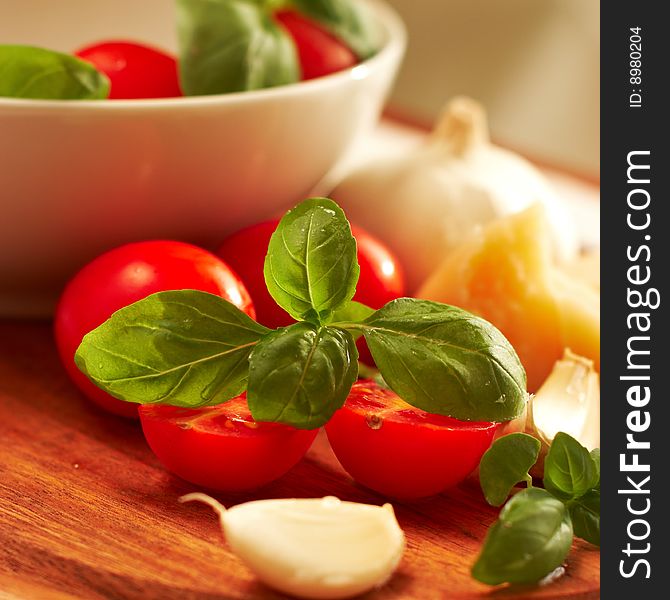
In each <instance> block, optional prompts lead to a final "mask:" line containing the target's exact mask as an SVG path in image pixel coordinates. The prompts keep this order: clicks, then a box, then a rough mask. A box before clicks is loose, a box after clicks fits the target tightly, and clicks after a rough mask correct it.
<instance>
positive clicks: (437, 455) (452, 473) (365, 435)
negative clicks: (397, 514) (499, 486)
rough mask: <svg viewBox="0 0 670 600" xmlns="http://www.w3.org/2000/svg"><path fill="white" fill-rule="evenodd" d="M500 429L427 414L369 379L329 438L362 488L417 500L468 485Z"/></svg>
mask: <svg viewBox="0 0 670 600" xmlns="http://www.w3.org/2000/svg"><path fill="white" fill-rule="evenodd" d="M496 428H497V424H496V423H478V422H469V421H458V420H456V419H452V418H450V417H443V416H440V415H433V414H430V413H427V412H424V411H422V410H419V409H417V408H414V407H412V406H410V405H409V404H407V403H406V402H404V401H403V400H401V399H400V398H399V397H398V395H397V394H396V393H395V392H393V391H391V390H387V389H384V388H382V387H380V386H379V385H377V384H376V383H375V382H373V381H368V380H365V381H358V382H357V383H355V384H354V386H353V388H352V390H351V393H350V394H349V397H348V398H347V401H346V403H345V405H344V406H343V407H342V408H341V409H340V410H338V411H337V412H336V413H335V415H334V416H333V418H332V419H331V420H330V421H329V422H328V423H327V424H326V433H327V434H328V440H329V441H330V445H331V447H332V448H333V451H334V452H335V455H336V456H337V458H338V460H339V461H340V463H341V464H342V466H343V467H344V468H345V469H346V471H347V472H348V473H349V475H351V476H352V477H353V478H354V479H355V480H356V481H357V482H358V483H360V484H361V485H364V486H366V487H369V488H370V489H372V490H375V491H376V492H380V493H381V494H384V495H386V496H391V497H393V498H400V499H415V498H422V497H425V496H432V495H434V494H438V493H440V492H442V491H443V490H445V489H447V488H449V487H452V486H454V485H457V484H458V483H460V482H461V481H463V480H464V479H465V478H466V477H467V476H468V475H469V474H470V473H471V472H472V471H473V470H474V469H475V467H476V466H477V465H478V464H479V460H480V459H481V457H482V455H483V454H484V452H486V450H487V448H488V447H489V446H490V445H491V442H492V441H493V436H494V434H495V431H496Z"/></svg>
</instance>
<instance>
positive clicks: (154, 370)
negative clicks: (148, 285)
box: [75, 290, 270, 407]
mask: <svg viewBox="0 0 670 600" xmlns="http://www.w3.org/2000/svg"><path fill="white" fill-rule="evenodd" d="M269 331H270V330H269V329H267V328H265V327H263V326H262V325H259V324H258V323H256V321H254V320H253V319H251V318H249V317H248V316H247V315H246V314H244V313H243V312H242V311H240V310H239V309H238V308H237V307H236V306H234V305H233V304H231V303H230V302H228V301H227V300H224V299H223V298H220V297H219V296H215V295H213V294H208V293H206V292H199V291H196V290H181V291H170V292H159V293H157V294H152V295H151V296H148V297H147V298H144V299H143V300H140V301H139V302H135V303H134V304H131V305H130V306H127V307H125V308H122V309H121V310H119V311H117V312H115V313H114V314H113V315H112V316H111V317H110V318H109V319H108V320H107V321H105V322H104V323H103V324H102V325H100V327H98V328H97V329H94V330H93V331H92V332H90V333H88V334H87V335H85V336H84V339H83V340H82V342H81V345H80V346H79V348H78V350H77V353H76V355H75V362H76V363H77V366H78V367H79V368H80V369H81V370H82V371H83V372H84V373H85V374H86V375H87V376H88V377H89V379H91V381H93V383H95V384H96V385H97V386H98V387H100V388H102V389H103V390H105V391H106V392H109V393H110V394H112V395H113V396H115V397H117V398H120V399H121V400H126V401H127V402H137V403H139V404H154V403H158V404H171V405H173V406H187V407H195V406H205V405H208V404H220V403H221V402H225V401H226V400H230V399H231V398H233V397H235V396H237V395H239V394H241V393H242V392H243V391H244V389H245V387H246V381H247V374H248V370H249V363H248V357H249V354H250V353H251V350H252V348H253V347H254V345H255V344H256V343H257V342H258V340H259V339H260V338H261V337H262V336H264V335H265V334H266V333H268V332H269Z"/></svg>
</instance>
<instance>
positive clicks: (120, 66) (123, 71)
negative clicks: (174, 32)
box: [75, 41, 182, 100]
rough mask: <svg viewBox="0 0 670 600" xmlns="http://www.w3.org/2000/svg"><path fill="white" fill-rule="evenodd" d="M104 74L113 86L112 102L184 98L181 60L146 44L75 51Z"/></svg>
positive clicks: (102, 45) (103, 44)
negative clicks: (178, 66)
mask: <svg viewBox="0 0 670 600" xmlns="http://www.w3.org/2000/svg"><path fill="white" fill-rule="evenodd" d="M75 56H78V57H79V58H81V59H82V60H85V61H87V62H89V63H91V64H92V65H93V66H94V67H96V68H97V69H98V70H99V71H102V72H103V73H104V74H105V75H107V77H109V81H110V83H111V89H110V93H109V98H110V99H111V100H121V99H132V98H173V97H175V96H181V95H182V93H181V89H180V87H179V75H178V72H177V61H176V60H175V59H174V57H172V56H170V55H169V54H166V53H165V52H162V51H161V50H158V49H156V48H151V47H150V46H146V45H144V44H138V43H134V42H115V41H109V42H101V43H98V44H92V45H90V46H86V47H85V48H81V49H79V50H77V51H76V52H75Z"/></svg>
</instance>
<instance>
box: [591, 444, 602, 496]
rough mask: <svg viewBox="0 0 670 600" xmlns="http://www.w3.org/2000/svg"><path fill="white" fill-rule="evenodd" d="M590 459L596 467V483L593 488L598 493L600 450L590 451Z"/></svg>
mask: <svg viewBox="0 0 670 600" xmlns="http://www.w3.org/2000/svg"><path fill="white" fill-rule="evenodd" d="M591 458H592V459H593V464H594V465H595V466H596V472H597V473H598V483H596V485H595V488H596V489H597V490H599V491H600V448H595V449H593V450H591Z"/></svg>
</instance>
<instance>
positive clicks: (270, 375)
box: [247, 323, 358, 429]
mask: <svg viewBox="0 0 670 600" xmlns="http://www.w3.org/2000/svg"><path fill="white" fill-rule="evenodd" d="M357 360H358V352H357V351H356V343H355V342H354V339H353V337H352V336H351V334H350V333H349V332H348V331H342V330H340V329H335V328H332V327H320V328H319V327H317V326H315V325H313V324H311V323H296V324H295V325H290V326H289V327H284V328H283V329H279V330H277V331H275V332H273V333H271V334H270V335H268V336H267V337H265V338H264V339H263V340H262V341H261V342H260V343H259V344H258V346H257V347H256V348H255V349H254V351H253V352H252V353H251V359H250V366H249V385H248V391H247V400H248V402H249V409H250V410H251V414H252V415H253V417H254V419H256V420H257V421H276V422H279V423H286V424H288V425H292V426H293V427H298V428H300V429H316V428H317V427H321V425H324V424H325V423H326V422H327V421H328V419H330V417H331V416H332V415H333V413H334V412H335V411H336V410H337V409H338V408H340V407H341V406H342V405H343V404H344V401H345V400H346V399H347V395H348V394H349V390H351V386H352V385H353V383H354V381H355V380H356V376H357V374H358V363H357V362H356V361H357Z"/></svg>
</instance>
